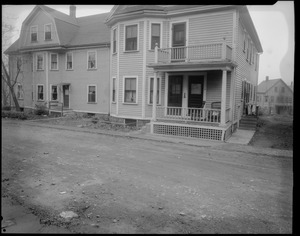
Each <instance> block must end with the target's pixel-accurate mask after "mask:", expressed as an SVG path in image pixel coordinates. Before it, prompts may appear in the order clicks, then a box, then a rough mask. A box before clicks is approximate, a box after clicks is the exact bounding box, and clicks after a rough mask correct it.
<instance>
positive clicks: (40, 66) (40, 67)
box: [37, 55, 44, 70]
mask: <svg viewBox="0 0 300 236" xmlns="http://www.w3.org/2000/svg"><path fill="white" fill-rule="evenodd" d="M43 61H44V57H43V55H37V70H43V64H44V62H43Z"/></svg>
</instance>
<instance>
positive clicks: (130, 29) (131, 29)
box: [126, 25, 137, 38]
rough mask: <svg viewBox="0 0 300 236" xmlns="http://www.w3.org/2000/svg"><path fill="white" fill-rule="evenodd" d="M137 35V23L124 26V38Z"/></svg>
mask: <svg viewBox="0 0 300 236" xmlns="http://www.w3.org/2000/svg"><path fill="white" fill-rule="evenodd" d="M135 37H137V25H131V26H126V38H135Z"/></svg>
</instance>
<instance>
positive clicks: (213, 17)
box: [188, 12, 233, 46]
mask: <svg viewBox="0 0 300 236" xmlns="http://www.w3.org/2000/svg"><path fill="white" fill-rule="evenodd" d="M232 25H233V12H224V13H223V12H220V13H218V14H203V16H198V17H192V18H189V36H188V38H189V42H188V44H189V45H197V44H209V43H218V42H222V41H223V38H226V42H227V44H228V45H229V46H232V30H233V27H232Z"/></svg>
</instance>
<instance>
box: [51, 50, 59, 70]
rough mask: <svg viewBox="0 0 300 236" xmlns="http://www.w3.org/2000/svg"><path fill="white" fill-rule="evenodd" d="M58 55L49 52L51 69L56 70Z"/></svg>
mask: <svg viewBox="0 0 300 236" xmlns="http://www.w3.org/2000/svg"><path fill="white" fill-rule="evenodd" d="M57 62H58V56H57V54H51V70H57V69H58V67H57V65H58V63H57Z"/></svg>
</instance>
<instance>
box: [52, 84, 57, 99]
mask: <svg viewBox="0 0 300 236" xmlns="http://www.w3.org/2000/svg"><path fill="white" fill-rule="evenodd" d="M57 99H58V94H57V85H52V86H51V101H57Z"/></svg>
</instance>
